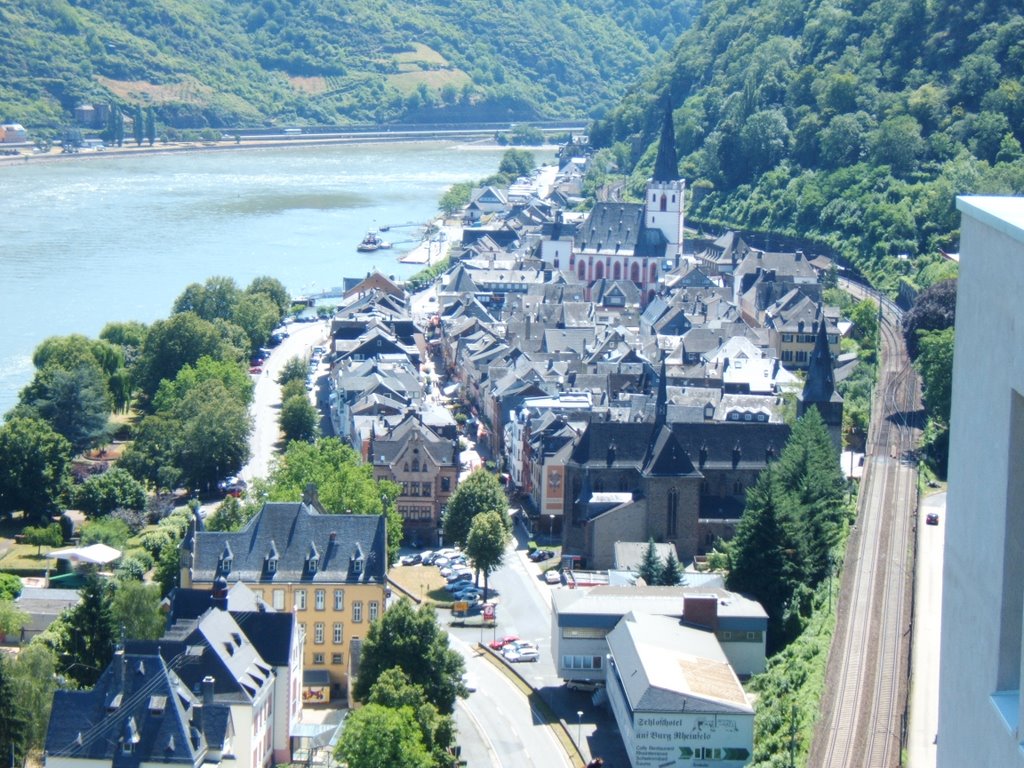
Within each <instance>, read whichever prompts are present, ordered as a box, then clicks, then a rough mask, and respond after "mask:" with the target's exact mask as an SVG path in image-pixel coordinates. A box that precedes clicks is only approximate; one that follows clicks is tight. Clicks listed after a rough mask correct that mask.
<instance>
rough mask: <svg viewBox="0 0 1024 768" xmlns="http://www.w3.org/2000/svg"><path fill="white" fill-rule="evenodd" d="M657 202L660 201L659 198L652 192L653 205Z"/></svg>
mask: <svg viewBox="0 0 1024 768" xmlns="http://www.w3.org/2000/svg"><path fill="white" fill-rule="evenodd" d="M657 201H658V196H657V195H656V194H655V193H654V192H651V202H652V203H656V202H657Z"/></svg>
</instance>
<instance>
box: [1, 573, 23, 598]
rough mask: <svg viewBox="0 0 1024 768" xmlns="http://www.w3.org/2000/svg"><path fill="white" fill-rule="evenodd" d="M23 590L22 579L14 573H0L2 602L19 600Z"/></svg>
mask: <svg viewBox="0 0 1024 768" xmlns="http://www.w3.org/2000/svg"><path fill="white" fill-rule="evenodd" d="M21 590H22V584H21V579H19V578H18V577H17V576H15V575H14V574H13V573H3V572H0V600H5V599H6V600H17V599H18V595H20V594H21Z"/></svg>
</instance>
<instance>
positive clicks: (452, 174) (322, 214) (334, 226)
mask: <svg viewBox="0 0 1024 768" xmlns="http://www.w3.org/2000/svg"><path fill="white" fill-rule="evenodd" d="M501 154H502V150H501V149H500V148H487V149H482V148H474V147H468V148H462V147H456V146H454V145H450V144H440V143H409V144H381V145H361V146H352V145H330V146H317V147H281V148H276V147H275V148H268V149H233V150H230V151H209V152H194V153H169V154H152V155H133V156H123V157H111V156H109V155H108V156H101V157H79V158H74V159H66V160H65V159H61V160H59V161H54V162H27V163H23V164H15V165H11V166H3V165H0V316H2V318H3V329H2V333H0V415H2V414H3V413H6V412H7V410H9V409H10V408H11V406H13V405H14V404H15V402H16V401H17V394H18V391H19V390H20V389H21V387H23V386H24V385H25V384H26V383H27V382H28V381H29V380H30V379H31V376H32V372H33V369H32V362H31V355H32V351H33V350H34V349H35V347H36V345H37V344H38V343H39V342H40V341H42V340H43V339H45V338H46V337H48V336H53V335H64V334H69V333H82V334H85V335H87V336H96V335H97V334H98V333H99V331H100V330H101V329H102V327H103V326H104V324H105V323H107V322H109V321H112V320H141V321H143V322H147V323H148V322H152V321H153V320H156V319H159V318H161V317H166V316H167V315H168V314H169V313H170V310H171V304H172V303H173V301H174V298H175V297H176V296H177V295H178V294H179V293H181V291H182V289H183V288H184V287H185V286H186V285H188V284H189V283H192V282H202V281H204V280H205V279H206V278H208V277H210V276H213V275H228V276H231V277H233V278H234V279H235V281H236V282H237V283H238V284H239V285H240V286H241V287H243V288H244V287H245V286H246V285H247V284H248V283H249V281H250V280H251V279H252V278H253V277H256V276H257V275H271V276H273V277H277V278H278V279H279V280H281V281H282V282H283V283H284V284H285V286H287V287H288V289H289V290H290V291H291V292H292V294H293V295H297V294H304V293H314V292H319V291H323V290H325V289H327V288H331V287H334V286H338V285H341V282H342V278H343V277H357V276H361V275H364V274H366V272H367V271H368V270H371V269H374V268H376V269H379V270H380V271H381V272H383V273H384V274H387V275H395V276H396V277H399V278H401V277H407V276H409V275H410V274H412V273H413V272H415V271H417V270H418V269H419V268H420V267H417V266H414V265H403V264H401V263H400V262H399V261H398V257H399V256H400V255H402V253H404V252H407V251H409V250H411V249H412V248H413V247H415V246H416V245H417V244H418V243H419V241H420V237H421V233H422V230H421V229H419V228H418V226H422V225H423V224H424V223H425V222H427V221H428V220H429V219H431V218H432V217H433V216H434V215H435V214H436V213H437V201H438V198H440V196H441V195H442V194H443V193H444V191H445V189H446V188H447V187H448V186H449V185H450V184H452V183H453V182H457V181H470V180H477V179H480V178H483V177H484V176H488V175H490V174H492V173H494V172H495V170H496V169H497V166H498V162H499V161H500V158H501ZM538 159H539V158H538ZM383 225H387V226H389V227H390V228H391V229H390V231H389V233H388V235H387V238H388V239H390V240H392V241H393V242H394V243H395V248H394V249H392V250H389V251H378V252H376V253H370V254H362V253H357V252H356V250H355V247H356V245H357V244H358V243H359V241H360V240H361V239H362V238H363V236H364V235H365V234H366V232H367V231H368V230H369V229H374V228H377V227H380V226H383Z"/></svg>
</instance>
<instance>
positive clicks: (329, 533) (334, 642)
mask: <svg viewBox="0 0 1024 768" xmlns="http://www.w3.org/2000/svg"><path fill="white" fill-rule="evenodd" d="M218 578H223V579H225V580H226V581H227V583H228V584H233V583H235V582H241V583H243V584H245V585H246V586H247V587H249V588H250V589H251V590H253V592H255V593H256V594H257V595H258V596H260V597H261V598H262V599H263V600H264V601H265V602H266V603H267V604H268V605H270V606H272V607H273V608H274V609H276V610H280V611H294V612H295V615H296V618H297V620H298V622H299V625H300V627H301V628H302V630H303V634H304V635H305V649H304V653H303V658H304V662H305V663H304V666H305V673H304V680H303V699H304V701H307V702H309V703H317V702H323V701H326V700H328V699H329V698H331V697H332V696H333V697H337V696H341V695H342V694H343V693H344V692H345V691H346V690H347V686H348V671H349V665H350V663H351V659H350V656H351V653H350V649H351V648H352V647H353V645H355V646H358V644H359V642H360V640H361V639H362V638H365V637H366V633H367V631H368V629H369V626H370V622H372V621H373V620H374V619H376V618H377V616H378V615H379V614H380V613H381V612H382V611H383V610H384V606H385V602H384V601H385V597H386V591H387V528H386V523H385V519H384V517H383V516H379V515H331V514H327V513H326V512H325V511H324V510H323V508H322V507H321V506H320V504H319V501H318V500H317V499H316V493H315V491H313V490H310V491H307V493H306V495H305V498H304V499H303V501H302V502H284V503H282V502H271V503H267V504H264V505H263V508H262V509H261V510H260V511H259V513H257V514H256V516H255V517H253V519H252V520H250V521H249V523H248V524H247V525H246V526H245V527H244V528H243V529H242V530H240V531H237V532H233V533H224V532H219V531H217V532H215V531H202V530H197V531H192V532H190V533H189V535H187V536H186V537H185V540H184V541H183V542H182V551H181V586H182V587H186V588H198V589H204V588H207V589H212V588H213V584H214V581H215V580H216V579H218Z"/></svg>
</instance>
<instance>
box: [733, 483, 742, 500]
mask: <svg viewBox="0 0 1024 768" xmlns="http://www.w3.org/2000/svg"><path fill="white" fill-rule="evenodd" d="M732 492H733V493H734V494H736V495H737V496H739V495H740V494H741V493H743V482H742V481H740V480H737V481H736V482H735V483H733V484H732Z"/></svg>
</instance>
